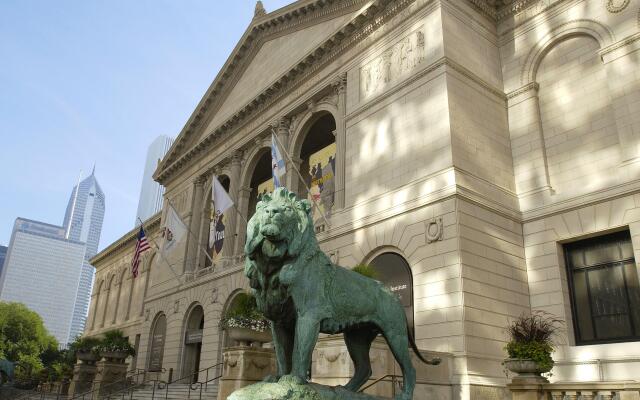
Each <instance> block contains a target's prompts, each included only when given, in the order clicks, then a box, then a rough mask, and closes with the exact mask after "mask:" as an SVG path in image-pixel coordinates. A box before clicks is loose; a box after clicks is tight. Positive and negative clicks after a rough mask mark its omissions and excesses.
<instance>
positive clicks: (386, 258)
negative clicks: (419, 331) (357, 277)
mask: <svg viewBox="0 0 640 400" xmlns="http://www.w3.org/2000/svg"><path fill="white" fill-rule="evenodd" d="M370 265H371V266H372V267H373V268H374V269H375V270H376V272H377V274H378V276H377V278H376V279H378V280H379V281H380V282H382V283H384V285H385V286H386V287H388V288H389V290H391V291H392V292H393V293H395V294H397V295H398V297H399V298H400V303H402V306H403V307H404V311H405V314H406V316H407V323H408V325H409V331H410V332H411V335H412V336H413V337H414V338H415V327H414V321H413V275H412V273H411V267H409V263H407V261H406V260H405V259H404V257H402V256H401V255H399V254H397V253H391V252H389V253H382V254H380V255H379V256H377V257H376V258H374V259H373V260H372V261H371V262H370Z"/></svg>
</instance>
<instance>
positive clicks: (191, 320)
mask: <svg viewBox="0 0 640 400" xmlns="http://www.w3.org/2000/svg"><path fill="white" fill-rule="evenodd" d="M203 330H204V310H203V309H202V306H200V305H198V306H195V307H194V308H193V309H192V310H191V312H190V313H189V317H188V318H187V323H186V329H185V334H184V358H183V360H184V362H183V368H182V376H184V377H190V379H189V382H190V383H196V382H198V371H199V370H200V355H201V353H202V333H203ZM185 380H186V379H185Z"/></svg>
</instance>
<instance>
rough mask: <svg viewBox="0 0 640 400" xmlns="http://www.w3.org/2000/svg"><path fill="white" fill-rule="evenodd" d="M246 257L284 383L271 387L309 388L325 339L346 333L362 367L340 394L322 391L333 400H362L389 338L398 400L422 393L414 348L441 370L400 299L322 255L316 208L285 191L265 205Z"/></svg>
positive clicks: (251, 228)
mask: <svg viewBox="0 0 640 400" xmlns="http://www.w3.org/2000/svg"><path fill="white" fill-rule="evenodd" d="M244 251H245V255H246V262H245V271H244V272H245V275H246V276H247V277H248V278H249V281H250V286H251V288H252V290H253V292H254V295H255V296H256V300H257V304H258V308H259V309H260V311H261V312H262V313H264V315H265V316H266V317H267V318H268V319H269V320H270V321H271V329H272V332H273V339H274V347H275V351H276V358H277V365H278V376H275V377H268V378H267V381H270V382H276V381H279V380H280V381H282V380H283V379H284V381H286V382H287V384H291V382H295V383H297V384H299V385H304V384H305V383H306V377H307V371H308V370H309V368H310V365H311V354H312V352H313V348H314V347H315V344H316V341H317V340H318V334H319V333H320V332H322V333H330V334H335V333H344V338H345V343H346V345H347V349H348V351H349V355H350V356H351V359H352V360H353V363H354V366H355V373H354V376H353V377H352V378H351V380H350V381H349V382H348V383H347V384H346V385H345V386H344V388H343V389H342V388H341V392H336V391H335V390H330V391H329V392H327V390H324V389H323V390H324V392H323V393H325V394H327V393H331V395H332V396H339V397H331V398H342V399H348V398H361V397H359V396H361V395H360V394H358V395H357V396H356V395H355V393H354V392H356V391H357V390H358V389H359V388H360V387H361V386H362V385H363V384H364V383H365V382H366V381H367V380H368V379H369V378H370V376H371V362H370V360H369V349H370V347H371V342H372V341H373V339H375V337H376V336H377V335H378V334H382V335H383V336H384V338H385V339H386V341H387V343H388V344H389V347H390V349H391V351H392V353H393V355H394V357H395V359H396V361H397V362H398V364H399V365H400V367H401V369H402V374H403V376H404V388H403V391H402V393H401V394H400V395H398V396H396V398H398V399H411V397H412V395H413V390H414V387H415V382H416V374H415V369H414V367H413V365H412V364H411V358H410V353H409V345H410V344H411V346H412V348H413V350H414V351H415V352H416V354H417V355H418V357H419V358H420V359H421V360H422V361H424V362H426V363H429V364H438V363H439V362H440V360H438V359H433V360H425V359H424V358H422V356H421V355H420V353H419V352H418V349H417V347H416V345H415V343H414V341H413V339H412V338H411V337H410V335H409V331H408V329H407V321H406V317H405V313H404V310H403V308H402V305H401V304H400V302H399V301H398V299H397V297H396V296H395V295H394V294H393V293H391V292H390V291H389V290H388V289H386V288H385V287H384V286H383V285H382V283H380V282H378V281H376V280H373V279H371V278H367V277H365V276H363V275H361V274H358V273H356V272H353V271H351V270H348V269H346V268H342V267H340V266H338V265H335V264H333V263H332V262H331V260H330V259H329V257H328V256H327V255H325V254H324V253H323V252H322V251H321V250H320V248H319V246H318V242H317V240H316V236H315V232H314V227H313V222H312V219H311V204H310V203H309V202H308V201H307V200H298V199H297V198H296V196H295V194H294V193H291V192H290V191H288V190H287V189H286V188H278V189H276V190H275V191H274V192H273V193H272V194H268V195H264V196H263V197H262V198H261V201H260V202H259V203H258V205H257V207H256V213H255V214H254V216H253V217H252V218H251V220H250V221H249V224H248V226H247V242H246V244H245V249H244ZM307 386H309V385H307ZM317 386H318V385H314V387H317ZM344 389H346V390H344ZM305 390H311V389H308V388H307V389H305ZM296 393H297V392H296ZM314 393H316V394H317V393H320V392H318V390H314ZM336 393H343V394H342V395H339V394H336ZM344 393H352V395H350V396H345V395H344ZM249 398H251V397H249ZM274 398H276V397H274ZM283 398H289V397H283ZM292 398H293V397H292ZM321 398H328V397H326V396H321Z"/></svg>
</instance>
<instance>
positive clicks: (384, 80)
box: [360, 28, 426, 99]
mask: <svg viewBox="0 0 640 400" xmlns="http://www.w3.org/2000/svg"><path fill="white" fill-rule="evenodd" d="M425 52H426V35H425V32H424V28H420V29H418V30H416V31H414V32H412V33H411V34H409V35H407V36H406V37H404V38H403V39H402V40H400V41H399V42H398V43H396V44H394V45H393V46H391V48H389V49H387V50H386V51H385V52H384V53H382V54H381V55H380V56H378V57H377V58H375V59H374V60H372V61H369V62H368V63H367V64H365V65H364V66H363V67H362V68H360V99H367V98H369V97H371V96H373V95H375V94H377V93H380V92H382V91H383V90H384V89H385V88H387V87H388V86H390V84H391V83H393V82H397V81H399V80H400V79H401V78H402V77H405V76H407V75H409V73H410V72H411V71H413V70H414V69H415V68H416V67H417V66H419V65H420V64H421V63H422V62H423V61H424V60H425Z"/></svg>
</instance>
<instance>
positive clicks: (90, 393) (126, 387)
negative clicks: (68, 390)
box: [56, 370, 148, 400]
mask: <svg viewBox="0 0 640 400" xmlns="http://www.w3.org/2000/svg"><path fill="white" fill-rule="evenodd" d="M147 372H148V371H147V370H142V372H136V373H135V374H132V375H128V373H127V375H126V376H125V378H124V379H123V380H121V381H118V382H112V383H110V384H108V385H104V386H102V387H101V388H98V389H93V390H90V391H88V392H84V393H78V394H76V395H74V396H73V397H70V398H69V400H77V399H82V400H85V397H86V396H90V397H89V400H90V399H93V395H94V393H95V392H97V391H103V390H105V389H108V388H113V387H116V385H123V384H124V388H122V389H118V390H115V391H114V392H113V393H112V394H109V395H107V396H108V397H107V398H111V395H114V396H117V395H119V394H120V393H121V392H125V391H128V390H129V389H131V388H132V387H134V386H136V385H129V381H130V380H132V378H136V379H135V381H136V384H138V383H137V381H138V380H137V377H139V376H140V375H143V376H145V377H146V374H147ZM144 381H145V378H143V379H142V382H144ZM123 398H124V397H123ZM56 400H57V399H56Z"/></svg>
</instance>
